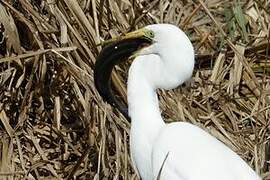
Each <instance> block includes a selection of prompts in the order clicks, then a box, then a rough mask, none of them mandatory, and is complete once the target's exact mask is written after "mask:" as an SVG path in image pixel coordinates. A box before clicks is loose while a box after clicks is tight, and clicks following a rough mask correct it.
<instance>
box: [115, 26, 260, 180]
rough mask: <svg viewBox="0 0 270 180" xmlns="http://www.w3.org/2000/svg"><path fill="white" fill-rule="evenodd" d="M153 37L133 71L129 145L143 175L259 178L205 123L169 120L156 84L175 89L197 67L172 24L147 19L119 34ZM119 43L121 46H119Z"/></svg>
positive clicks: (194, 179)
mask: <svg viewBox="0 0 270 180" xmlns="http://www.w3.org/2000/svg"><path fill="white" fill-rule="evenodd" d="M140 37H141V38H146V39H148V40H151V43H149V44H148V46H145V43H144V46H143V47H142V48H141V49H140V50H139V51H137V52H136V54H135V59H134V61H133V62H132V64H131V67H130V69H129V74H128V86H127V97H128V112H129V116H130V118H131V130H130V151H131V158H132V160H133V163H134V165H135V167H136V169H137V170H138V173H139V175H140V177H141V179H143V180H156V179H157V178H158V177H159V179H161V180H260V179H261V178H260V177H259V176H258V175H257V174H256V173H255V172H254V171H253V170H252V168H251V167H249V165H248V164H247V163H246V162H245V161H244V160H242V159H241V158H240V157H239V156H238V155H237V154H236V153H235V152H233V151H232V150H231V149H229V148H228V147H227V146H226V145H224V144H223V143H222V142H220V141H219V140H217V139H216V138H215V137H213V136H211V135H210V134H208V133H207V132H206V131H204V130H202V129H201V128H199V127H197V126H195V125H192V124H190V123H186V122H173V123H169V124H166V123H165V122H164V120H163V118H162V116H161V113H160V109H159V101H158V97H157V94H156V90H157V89H159V88H160V89H166V90H169V89H173V88H176V87H177V86H179V85H181V84H182V83H183V82H185V81H186V80H188V79H189V78H190V77H191V75H192V72H193V67H194V50H193V46H192V44H191V42H190V40H189V38H188V37H187V36H186V35H185V33H184V32H183V31H181V30H180V29H179V28H178V27H176V26H174V25H170V24H154V25H148V26H146V27H144V28H142V29H139V30H137V31H135V32H131V33H128V34H127V35H125V36H124V37H122V38H120V40H121V41H123V40H127V39H132V38H133V39H136V38H140ZM115 49H117V48H115Z"/></svg>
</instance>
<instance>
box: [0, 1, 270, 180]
mask: <svg viewBox="0 0 270 180" xmlns="http://www.w3.org/2000/svg"><path fill="white" fill-rule="evenodd" d="M269 9H270V1H269V0H264V1H259V0H249V1H243V0H238V1H229V0H226V1H221V0H212V1H203V0H198V1H191V0H187V1H177V0H155V1H150V0H140V1H131V0H110V1H108V0H107V1H105V0H97V1H94V0H93V1H90V0H79V1H73V0H65V1H64V0H58V1H54V0H36V1H32V0H31V1H30V0H21V1H11V0H3V1H1V2H0V25H1V26H0V136H1V138H0V159H1V161H0V178H1V179H138V178H137V177H136V175H135V172H134V170H133V168H132V165H131V160H130V157H129V149H128V147H129V146H128V136H129V126H130V124H129V123H128V122H127V121H126V120H125V119H124V118H123V117H122V116H121V115H120V114H119V113H118V112H117V111H116V110H114V109H111V107H110V106H109V105H106V104H105V103H104V102H103V101H102V100H101V98H100V96H99V95H98V93H97V91H96V90H95V88H94V85H93V64H94V62H95V57H96V56H97V54H98V52H99V51H100V47H97V46H96V44H98V43H100V41H102V40H103V39H105V38H109V37H112V36H116V35H119V34H121V33H124V32H127V31H130V30H134V29H136V28H139V27H142V26H144V25H146V24H151V23H173V24H175V25H178V26H180V27H181V28H182V29H183V30H184V31H186V32H187V34H188V35H189V37H190V38H191V40H192V42H193V44H194V47H195V50H196V52H197V53H198V55H197V68H196V71H195V72H194V76H193V78H192V80H191V82H190V83H189V85H188V86H183V87H179V88H178V89H176V90H173V91H168V92H165V91H160V92H159V97H160V105H161V109H162V114H163V116H164V117H165V118H166V119H167V121H168V122H171V121H175V120H182V121H189V122H192V123H194V124H197V125H198V126H200V127H202V128H204V129H206V130H207V131H208V132H209V133H211V134H213V135H214V136H216V137H217V138H218V139H220V140H221V141H223V142H224V143H225V144H227V145H228V146H229V147H230V148H232V149H233V150H234V151H236V152H237V153H238V154H239V155H240V156H241V157H242V158H243V159H244V160H245V161H247V162H248V163H249V164H250V166H252V167H253V168H254V169H255V170H256V171H257V172H258V173H259V174H260V175H261V176H262V177H263V178H264V179H270V173H269V170H270V164H269V163H270V162H269V161H270V143H269V139H270V138H269V134H270V132H269V124H270V123H269V122H270V121H269V116H270V99H269V90H270V76H269V75H270V74H269V72H270V71H269V60H270V56H269V46H270V44H269V36H270V29H269V28H270V25H269V22H270V13H269ZM127 69H128V68H127V66H126V65H123V66H121V67H118V68H116V72H115V73H114V75H113V85H114V87H115V90H116V93H117V94H118V95H119V96H121V98H123V99H125V94H126V90H125V79H126V72H127Z"/></svg>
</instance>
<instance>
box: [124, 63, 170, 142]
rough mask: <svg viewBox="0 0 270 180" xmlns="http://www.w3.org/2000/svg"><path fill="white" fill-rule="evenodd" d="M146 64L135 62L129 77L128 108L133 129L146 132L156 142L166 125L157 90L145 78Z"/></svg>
mask: <svg viewBox="0 0 270 180" xmlns="http://www.w3.org/2000/svg"><path fill="white" fill-rule="evenodd" d="M145 69H147V68H145V64H144V62H143V61H140V60H135V61H134V62H133V63H132V65H131V67H130V70H129V76H128V108H129V115H130V117H131V128H136V129H137V128H138V129H139V130H140V132H146V133H147V134H145V135H146V136H147V137H146V138H150V139H149V140H150V141H152V140H154V138H155V136H156V135H157V133H158V131H159V129H160V128H161V127H162V126H164V125H165V123H164V121H163V119H162V117H161V114H160V109H159V103H158V98H157V94H156V91H155V88H154V87H153V86H152V85H151V83H149V82H148V80H147V79H146V78H145V72H144V70H145Z"/></svg>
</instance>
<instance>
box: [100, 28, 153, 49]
mask: <svg viewBox="0 0 270 180" xmlns="http://www.w3.org/2000/svg"><path fill="white" fill-rule="evenodd" d="M135 38H146V39H148V40H150V41H152V40H153V38H154V33H153V32H152V31H151V30H148V29H145V28H142V29H138V30H136V31H132V32H129V33H127V34H125V35H123V36H119V37H115V38H112V39H109V40H106V41H103V42H101V43H99V44H97V46H100V45H106V44H109V43H112V42H115V41H122V40H125V39H135Z"/></svg>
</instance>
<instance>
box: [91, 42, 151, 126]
mask: <svg viewBox="0 0 270 180" xmlns="http://www.w3.org/2000/svg"><path fill="white" fill-rule="evenodd" d="M150 43H151V41H150V40H148V39H145V38H135V39H125V40H121V41H118V42H114V43H111V44H109V45H107V46H105V47H104V48H103V49H102V50H101V52H100V54H99V55H98V57H97V59H96V63H95V68H94V81H95V86H96V88H97V90H98V92H99V94H100V96H101V97H102V98H103V100H104V101H106V102H107V103H109V104H110V105H112V106H113V107H115V108H117V109H118V110H119V111H120V112H121V113H122V114H123V115H124V116H125V118H126V119H127V120H129V121H130V117H129V116H128V108H127V107H126V105H124V104H123V103H121V102H120V101H119V100H117V99H116V98H115V96H114V94H113V93H112V89H111V73H112V70H113V67H114V66H115V65H116V64H119V63H121V62H123V61H125V60H127V59H128V57H129V56H131V55H132V54H133V53H134V52H135V51H136V50H138V49H139V48H140V47H142V46H144V45H145V44H150Z"/></svg>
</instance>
